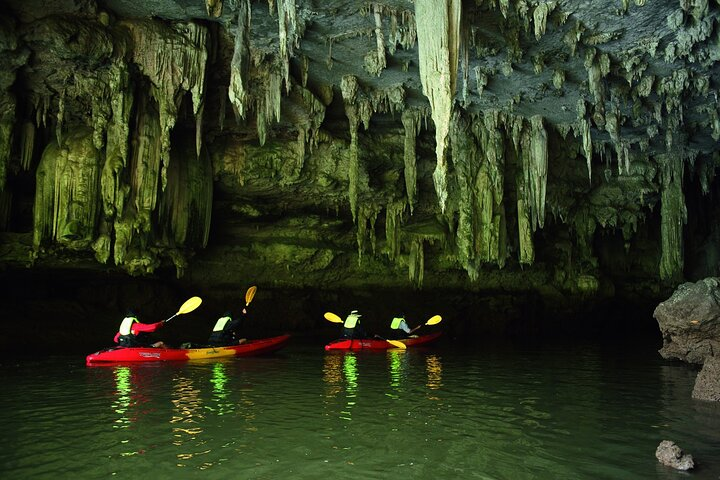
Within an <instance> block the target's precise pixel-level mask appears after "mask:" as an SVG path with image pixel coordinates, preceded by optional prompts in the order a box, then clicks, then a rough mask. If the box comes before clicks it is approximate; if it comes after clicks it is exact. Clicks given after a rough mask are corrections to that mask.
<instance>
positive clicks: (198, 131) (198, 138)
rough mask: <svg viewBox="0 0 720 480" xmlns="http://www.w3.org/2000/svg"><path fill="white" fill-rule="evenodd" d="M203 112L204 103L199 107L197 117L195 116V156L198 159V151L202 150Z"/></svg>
mask: <svg viewBox="0 0 720 480" xmlns="http://www.w3.org/2000/svg"><path fill="white" fill-rule="evenodd" d="M204 111H205V103H202V104H201V105H200V109H199V110H198V113H197V115H196V116H195V154H196V155H197V156H198V157H199V156H200V150H201V149H202V139H203V131H202V125H203V112H204Z"/></svg>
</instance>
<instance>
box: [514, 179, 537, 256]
mask: <svg viewBox="0 0 720 480" xmlns="http://www.w3.org/2000/svg"><path fill="white" fill-rule="evenodd" d="M515 187H516V191H517V216H518V247H519V250H520V252H519V253H520V256H519V258H518V260H519V261H520V263H521V264H523V265H532V264H533V262H534V261H535V246H534V244H533V230H534V229H533V225H532V221H531V218H532V216H531V213H530V210H531V208H530V204H529V202H528V198H529V197H530V194H529V189H530V188H529V186H528V185H527V179H526V177H525V174H524V173H518V175H517V176H516V177H515Z"/></svg>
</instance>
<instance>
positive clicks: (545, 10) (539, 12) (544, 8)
mask: <svg viewBox="0 0 720 480" xmlns="http://www.w3.org/2000/svg"><path fill="white" fill-rule="evenodd" d="M555 5H556V2H540V3H538V5H537V6H536V7H535V10H534V11H533V23H534V25H535V39H536V40H540V38H541V37H542V36H543V35H545V27H546V25H547V17H548V15H549V14H550V13H551V12H552V11H553V10H554V9H555Z"/></svg>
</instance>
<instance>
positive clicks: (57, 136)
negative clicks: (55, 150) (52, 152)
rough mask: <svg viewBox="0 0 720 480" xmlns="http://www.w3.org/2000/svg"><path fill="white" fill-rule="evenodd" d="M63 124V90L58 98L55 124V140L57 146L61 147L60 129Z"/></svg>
mask: <svg viewBox="0 0 720 480" xmlns="http://www.w3.org/2000/svg"><path fill="white" fill-rule="evenodd" d="M64 123H65V89H63V91H62V93H61V94H60V97H59V98H58V111H57V122H56V124H55V140H56V141H57V143H58V145H62V129H63V124H64Z"/></svg>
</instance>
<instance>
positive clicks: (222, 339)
mask: <svg viewBox="0 0 720 480" xmlns="http://www.w3.org/2000/svg"><path fill="white" fill-rule="evenodd" d="M242 313H243V316H241V317H237V318H233V316H232V313H231V312H229V311H228V312H225V313H223V314H222V316H221V317H220V318H218V320H217V322H215V326H214V327H213V331H212V333H211V334H210V338H208V345H210V346H211V347H226V346H229V345H238V344H241V343H245V342H246V339H244V338H240V328H241V327H242V323H243V317H244V316H245V315H247V309H246V308H243V309H242Z"/></svg>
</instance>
